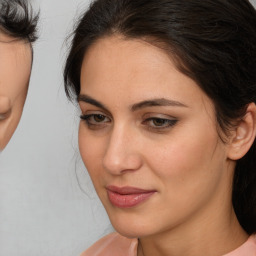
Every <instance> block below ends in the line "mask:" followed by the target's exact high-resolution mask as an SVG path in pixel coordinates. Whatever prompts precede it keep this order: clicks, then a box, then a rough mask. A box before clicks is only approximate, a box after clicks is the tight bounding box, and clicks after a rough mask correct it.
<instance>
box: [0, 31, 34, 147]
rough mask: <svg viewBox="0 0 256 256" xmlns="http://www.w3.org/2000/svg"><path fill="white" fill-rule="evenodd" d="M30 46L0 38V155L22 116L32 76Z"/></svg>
mask: <svg viewBox="0 0 256 256" xmlns="http://www.w3.org/2000/svg"><path fill="white" fill-rule="evenodd" d="M31 61H32V53H31V46H30V44H28V43H26V42H24V41H17V40H16V41H14V39H13V38H10V37H8V36H5V35H3V34H0V151H1V150H3V149H4V147H5V146H6V145H7V143H8V142H9V140H10V138H11V137H12V135H13V133H14V131H15V129H16V127H17V125H18V123H19V121H20V117H21V114H22V110H23V106H24V103H25V99H26V96H27V89H28V83H29V77H30V72H31Z"/></svg>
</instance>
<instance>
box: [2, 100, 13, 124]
mask: <svg viewBox="0 0 256 256" xmlns="http://www.w3.org/2000/svg"><path fill="white" fill-rule="evenodd" d="M10 113H11V100H10V99H9V98H8V97H6V96H0V120H4V119H6V118H7V117H8V116H9V115H10Z"/></svg>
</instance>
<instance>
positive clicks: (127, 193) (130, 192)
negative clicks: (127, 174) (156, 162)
mask: <svg viewBox="0 0 256 256" xmlns="http://www.w3.org/2000/svg"><path fill="white" fill-rule="evenodd" d="M155 192H156V191H155V190H144V189H140V188H134V187H122V188H120V187H116V186H108V187H107V193H108V198H109V201H110V202H111V204H112V205H114V206H116V207H118V208H132V207H135V206H137V205H139V204H141V203H143V202H144V201H146V200H147V199H149V198H150V197H151V196H152V195H153V194H154V193H155Z"/></svg>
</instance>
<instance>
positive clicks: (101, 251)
mask: <svg viewBox="0 0 256 256" xmlns="http://www.w3.org/2000/svg"><path fill="white" fill-rule="evenodd" d="M137 244H138V241H137V239H129V238H126V237H124V236H121V235H120V234H118V233H111V234H109V235H107V236H104V237H103V238H101V239H100V240H98V241H97V242H96V243H94V244H93V245H92V246H91V247H89V248H88V249H87V250H86V251H85V252H83V253H82V254H81V255H80V256H136V254H137V253H136V252H137Z"/></svg>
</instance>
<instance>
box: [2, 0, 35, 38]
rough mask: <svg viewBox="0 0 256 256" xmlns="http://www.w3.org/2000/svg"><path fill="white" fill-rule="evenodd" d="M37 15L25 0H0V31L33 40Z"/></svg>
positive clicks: (14, 36)
mask: <svg viewBox="0 0 256 256" xmlns="http://www.w3.org/2000/svg"><path fill="white" fill-rule="evenodd" d="M38 16H39V15H38V13H37V14H35V15H34V13H33V11H32V8H31V6H30V4H29V3H28V2H27V1H26V0H0V32H1V33H4V34H6V35H9V36H11V37H13V38H15V39H22V40H27V41H28V42H30V43H32V42H34V41H35V40H36V39H37V35H36V33H37V29H36V28H37V22H38Z"/></svg>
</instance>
